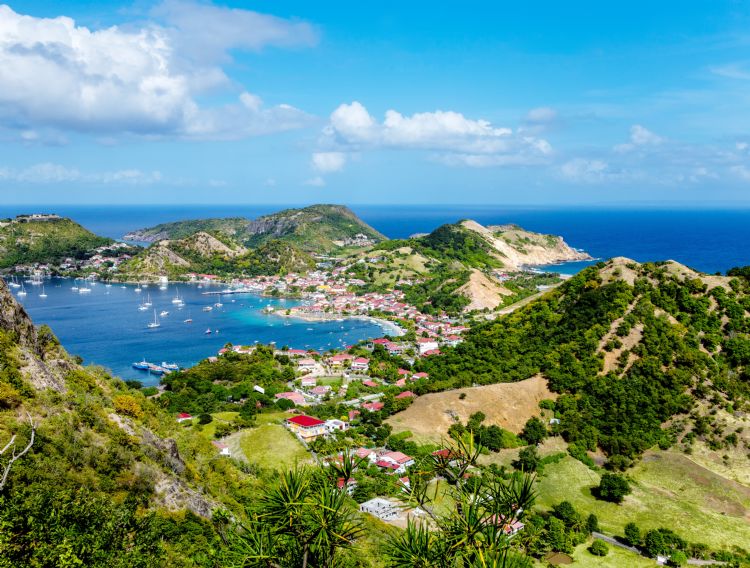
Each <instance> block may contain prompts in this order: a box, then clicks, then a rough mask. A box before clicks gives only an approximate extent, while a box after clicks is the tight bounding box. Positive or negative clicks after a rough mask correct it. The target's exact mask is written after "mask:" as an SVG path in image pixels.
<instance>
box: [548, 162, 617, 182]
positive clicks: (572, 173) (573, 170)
mask: <svg viewBox="0 0 750 568" xmlns="http://www.w3.org/2000/svg"><path fill="white" fill-rule="evenodd" d="M560 173H561V174H562V175H563V177H565V178H567V179H568V180H570V181H576V182H586V183H592V182H597V181H602V180H603V179H605V178H607V177H608V176H609V164H608V163H607V162H605V161H604V160H590V159H585V158H574V159H572V160H569V161H567V162H565V163H564V164H563V165H562V166H561V168H560Z"/></svg>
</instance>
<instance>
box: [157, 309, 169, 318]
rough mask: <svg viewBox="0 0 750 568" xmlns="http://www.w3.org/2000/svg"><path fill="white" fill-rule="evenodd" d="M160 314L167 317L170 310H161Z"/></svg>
mask: <svg viewBox="0 0 750 568" xmlns="http://www.w3.org/2000/svg"><path fill="white" fill-rule="evenodd" d="M159 315H160V316H161V317H166V316H168V315H169V312H168V311H167V310H162V311H160V312H159Z"/></svg>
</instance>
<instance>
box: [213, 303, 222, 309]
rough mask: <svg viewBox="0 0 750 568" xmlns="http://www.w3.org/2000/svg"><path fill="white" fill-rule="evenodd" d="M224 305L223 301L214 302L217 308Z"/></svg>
mask: <svg viewBox="0 0 750 568" xmlns="http://www.w3.org/2000/svg"><path fill="white" fill-rule="evenodd" d="M223 306H224V304H222V303H221V302H216V303H215V304H214V307H215V308H221V307H223Z"/></svg>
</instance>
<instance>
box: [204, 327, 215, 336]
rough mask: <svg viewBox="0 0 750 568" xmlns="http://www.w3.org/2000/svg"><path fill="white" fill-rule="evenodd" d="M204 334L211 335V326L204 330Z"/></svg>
mask: <svg viewBox="0 0 750 568" xmlns="http://www.w3.org/2000/svg"><path fill="white" fill-rule="evenodd" d="M203 333H205V334H206V335H211V334H212V333H213V332H212V331H211V328H210V327H209V328H208V329H207V330H206V331H204V332H203Z"/></svg>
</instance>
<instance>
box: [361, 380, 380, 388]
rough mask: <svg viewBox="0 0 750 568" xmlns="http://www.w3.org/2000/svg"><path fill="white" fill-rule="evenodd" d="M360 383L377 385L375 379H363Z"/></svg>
mask: <svg viewBox="0 0 750 568" xmlns="http://www.w3.org/2000/svg"><path fill="white" fill-rule="evenodd" d="M362 384H363V385H365V386H366V387H376V386H378V383H376V382H375V381H371V380H370V379H365V380H364V381H362Z"/></svg>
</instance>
